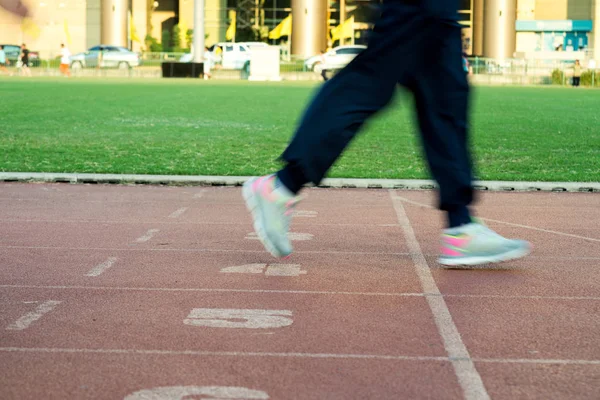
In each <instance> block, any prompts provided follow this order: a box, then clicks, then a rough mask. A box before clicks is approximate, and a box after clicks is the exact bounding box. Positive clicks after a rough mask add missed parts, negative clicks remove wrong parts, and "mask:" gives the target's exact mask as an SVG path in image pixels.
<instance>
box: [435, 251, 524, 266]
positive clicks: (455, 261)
mask: <svg viewBox="0 0 600 400" xmlns="http://www.w3.org/2000/svg"><path fill="white" fill-rule="evenodd" d="M529 253H531V247H525V248H521V249H515V250H511V251H508V252H506V253H501V254H497V255H495V256H485V257H483V256H480V257H461V258H441V257H440V258H438V263H440V264H441V265H445V266H448V267H459V266H466V267H469V266H475V265H482V264H495V263H500V262H504V261H510V260H516V259H518V258H522V257H525V256H526V255H528V254H529Z"/></svg>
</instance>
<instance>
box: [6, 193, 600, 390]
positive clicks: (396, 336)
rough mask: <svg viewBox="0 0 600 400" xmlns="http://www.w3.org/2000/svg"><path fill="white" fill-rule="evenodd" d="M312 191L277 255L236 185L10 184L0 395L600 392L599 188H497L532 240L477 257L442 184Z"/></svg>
mask: <svg viewBox="0 0 600 400" xmlns="http://www.w3.org/2000/svg"><path fill="white" fill-rule="evenodd" d="M306 195H307V199H306V201H304V202H303V203H301V205H300V208H299V210H298V213H297V216H296V218H295V220H294V222H293V225H292V231H293V232H294V236H293V238H294V246H295V248H296V252H295V253H294V255H293V256H292V257H291V258H290V259H289V260H285V261H278V260H275V259H273V258H272V257H271V256H269V255H268V254H267V253H265V252H264V250H263V249H262V246H261V245H260V243H259V242H258V240H256V238H255V237H254V235H253V234H252V229H251V221H250V218H249V216H248V214H247V213H246V210H245V208H244V206H243V203H242V201H241V196H240V189H239V188H226V187H215V188H202V187H160V186H116V185H114V186H111V185H106V186H105V185H70V184H24V183H1V184H0V266H1V268H0V304H1V307H0V365H2V374H0V398H2V399H40V398H44V399H128V400H132V399H184V398H185V399H192V398H194V399H196V398H211V399H267V398H269V399H403V398H406V399H408V398H410V399H462V398H465V399H486V398H492V399H565V398H569V399H591V398H600V385H598V382H600V346H599V345H598V343H600V265H599V264H600V195H599V194H597V193H483V194H482V197H481V201H480V202H479V203H478V206H477V214H478V215H479V216H481V217H484V218H486V220H487V223H488V224H489V225H490V226H491V227H492V228H493V229H496V230H497V231H499V232H500V233H501V234H504V235H508V236H516V237H521V238H525V239H528V240H530V241H532V242H533V244H534V246H535V248H534V252H533V254H532V255H531V256H530V257H529V258H527V259H525V260H521V261H516V262H512V263H508V264H503V265H501V266H500V268H495V269H485V268H484V269H479V270H446V269H442V268H439V267H438V266H437V265H436V263H435V258H436V255H437V250H438V235H439V229H440V228H441V226H442V222H443V220H442V214H440V213H439V212H438V211H435V210H432V209H431V206H432V205H433V204H435V198H434V193H433V192H428V191H398V190H392V191H389V190H383V189H379V190H365V189H310V190H308V191H307V192H306Z"/></svg>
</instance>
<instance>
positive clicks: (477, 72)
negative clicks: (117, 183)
mask: <svg viewBox="0 0 600 400" xmlns="http://www.w3.org/2000/svg"><path fill="white" fill-rule="evenodd" d="M184 54H186V53H173V52H170V53H167V52H160V53H150V52H145V53H142V56H141V65H140V66H136V67H132V68H124V69H123V68H77V69H75V68H71V71H70V72H71V75H73V76H85V77H121V78H126V77H130V78H134V77H140V78H159V77H161V76H162V73H161V64H162V63H163V62H177V61H179V60H180V59H181V57H182V56H183V55H184ZM467 60H468V62H469V79H470V80H471V82H473V83H475V84H495V85H561V86H567V85H570V84H571V83H572V77H573V71H574V69H573V65H574V62H573V61H564V60H542V59H505V60H497V59H490V58H481V57H470V58H468V59H467ZM305 61H306V60H305V59H303V58H298V57H289V56H287V54H283V53H282V59H281V61H280V75H281V78H282V79H283V80H321V79H322V77H321V73H320V69H318V68H316V69H315V70H313V66H312V65H310V64H307V63H305ZM59 66H60V58H59V57H51V58H48V59H42V60H40V63H39V65H38V66H35V67H32V68H31V72H32V75H35V76H60V75H61V71H60V70H59ZM246 67H247V65H246ZM592 67H593V66H592ZM246 69H247V68H246ZM8 71H9V74H13V75H18V74H21V73H22V71H19V69H18V68H17V67H16V65H14V64H12V65H10V66H8ZM332 73H334V72H332ZM247 75H248V74H247V71H244V68H243V67H242V68H241V69H235V70H233V69H223V68H222V66H221V65H220V64H219V63H216V65H213V66H212V68H211V78H213V79H227V80H236V79H247V77H248V76H247ZM580 85H581V86H586V87H600V66H599V67H597V68H590V67H589V65H588V61H586V60H583V61H582V66H581V79H580Z"/></svg>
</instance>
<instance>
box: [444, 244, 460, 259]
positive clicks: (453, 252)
mask: <svg viewBox="0 0 600 400" xmlns="http://www.w3.org/2000/svg"><path fill="white" fill-rule="evenodd" d="M442 254H443V255H445V256H452V257H458V256H461V255H462V253H461V252H460V251H458V250H453V249H450V248H448V247H445V246H442Z"/></svg>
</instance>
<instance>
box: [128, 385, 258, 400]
mask: <svg viewBox="0 0 600 400" xmlns="http://www.w3.org/2000/svg"><path fill="white" fill-rule="evenodd" d="M192 396H193V397H192ZM196 396H198V397H196ZM192 398H194V399H196V398H198V399H203V400H221V399H235V400H254V399H268V398H269V395H268V394H266V393H265V392H263V391H261V390H253V389H247V388H243V387H235V386H171V387H158V388H154V389H145V390H140V391H138V392H135V393H132V394H130V395H129V396H127V397H125V399H124V400H187V399H192Z"/></svg>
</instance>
